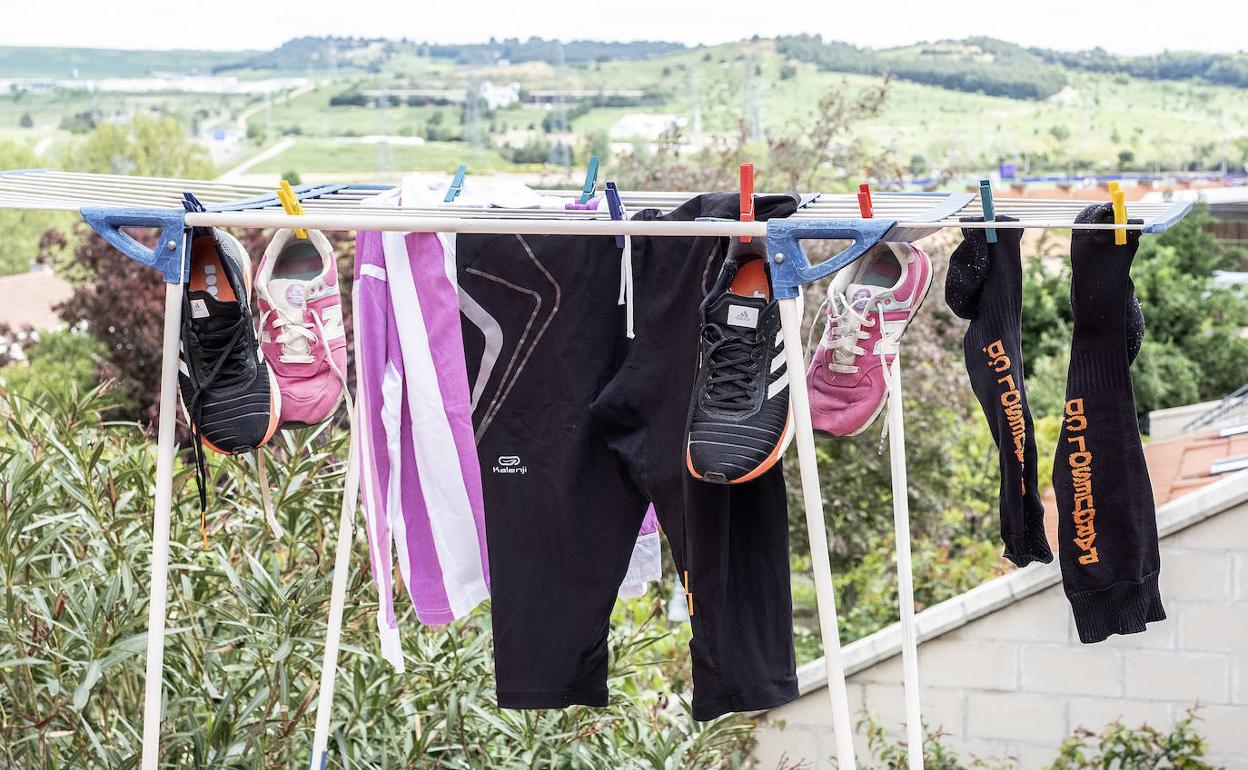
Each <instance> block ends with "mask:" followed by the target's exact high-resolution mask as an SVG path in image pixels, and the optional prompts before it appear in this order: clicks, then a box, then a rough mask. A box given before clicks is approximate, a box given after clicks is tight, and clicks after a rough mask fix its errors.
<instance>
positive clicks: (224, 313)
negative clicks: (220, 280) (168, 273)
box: [190, 291, 239, 329]
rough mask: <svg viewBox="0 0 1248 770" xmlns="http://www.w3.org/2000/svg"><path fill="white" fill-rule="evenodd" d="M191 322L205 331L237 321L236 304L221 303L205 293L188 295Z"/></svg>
mask: <svg viewBox="0 0 1248 770" xmlns="http://www.w3.org/2000/svg"><path fill="white" fill-rule="evenodd" d="M190 301H191V320H192V321H195V322H196V323H197V324H199V325H201V326H203V327H204V328H207V329H212V328H213V327H216V326H224V325H225V324H228V323H233V322H235V321H237V320H238V316H239V310H238V303H237V302H221V301H220V300H218V299H217V298H216V297H214V296H212V295H211V294H209V293H208V292H206V291H193V292H191V293H190Z"/></svg>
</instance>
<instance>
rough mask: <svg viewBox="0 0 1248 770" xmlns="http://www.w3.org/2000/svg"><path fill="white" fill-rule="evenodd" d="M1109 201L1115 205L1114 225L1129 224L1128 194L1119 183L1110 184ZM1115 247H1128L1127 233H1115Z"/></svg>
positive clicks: (1118, 231)
mask: <svg viewBox="0 0 1248 770" xmlns="http://www.w3.org/2000/svg"><path fill="white" fill-rule="evenodd" d="M1109 199H1110V200H1111V201H1113V204H1114V224H1116V225H1125V224H1126V223H1127V194H1126V193H1125V192H1123V191H1122V185H1120V184H1118V182H1110V183H1109ZM1114 245H1115V246H1126V245H1127V231H1126V230H1115V231H1114Z"/></svg>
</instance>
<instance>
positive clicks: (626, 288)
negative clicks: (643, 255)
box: [616, 207, 634, 340]
mask: <svg viewBox="0 0 1248 770" xmlns="http://www.w3.org/2000/svg"><path fill="white" fill-rule="evenodd" d="M621 212H622V214H623V218H624V219H626V220H627V219H628V212H627V211H623V207H621ZM616 304H617V305H623V306H624V329H625V331H626V332H627V334H628V338H629V339H630V340H631V339H632V338H633V337H634V334H633V239H632V237H631V236H628V235H626V236H624V249H623V250H622V251H621V252H620V298H619V299H618V300H617V301H616Z"/></svg>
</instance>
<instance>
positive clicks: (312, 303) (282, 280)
mask: <svg viewBox="0 0 1248 770" xmlns="http://www.w3.org/2000/svg"><path fill="white" fill-rule="evenodd" d="M255 283H256V295H257V299H258V302H259V305H260V348H261V349H262V350H263V351H264V360H265V361H267V362H268V364H269V366H270V367H272V369H273V373H274V374H275V375H277V385H278V389H279V390H280V392H281V394H282V410H281V415H280V417H279V419H280V422H281V424H282V425H283V427H299V426H303V425H315V424H316V423H318V422H322V421H323V420H325V419H327V418H328V417H329V416H330V415H332V414H333V413H334V410H335V409H337V408H338V402H339V401H341V400H342V394H343V392H344V389H345V379H344V377H345V375H344V372H346V370H347V335H346V329H345V328H344V327H343V325H342V297H341V296H340V295H339V292H338V265H337V263H336V262H335V260H334V249H333V247H332V246H331V245H330V243H329V239H328V238H326V237H325V235H324V234H323V233H321V232H320V231H317V230H309V231H308V237H307V238H298V237H296V236H295V234H294V232H293V231H291V230H278V231H277V233H276V234H275V235H274V236H273V240H272V241H271V242H270V243H269V247H268V248H267V249H265V250H264V256H263V257H261V258H260V264H259V266H258V267H257V268H256V281H255Z"/></svg>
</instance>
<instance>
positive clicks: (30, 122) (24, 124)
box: [17, 112, 35, 128]
mask: <svg viewBox="0 0 1248 770" xmlns="http://www.w3.org/2000/svg"><path fill="white" fill-rule="evenodd" d="M17 125H18V127H19V128H34V127H35V119H34V118H32V117H31V116H30V113H29V112H23V113H22V117H21V118H19V119H18V121H17Z"/></svg>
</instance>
